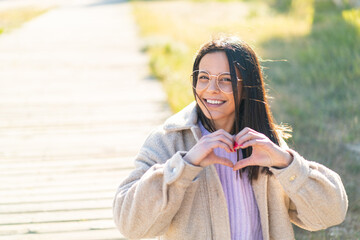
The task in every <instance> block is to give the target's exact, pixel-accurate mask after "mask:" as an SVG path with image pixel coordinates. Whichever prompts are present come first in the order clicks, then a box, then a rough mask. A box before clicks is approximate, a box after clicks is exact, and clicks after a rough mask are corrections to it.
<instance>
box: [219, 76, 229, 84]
mask: <svg viewBox="0 0 360 240" xmlns="http://www.w3.org/2000/svg"><path fill="white" fill-rule="evenodd" d="M220 81H221V82H224V83H231V77H226V76H224V77H220Z"/></svg>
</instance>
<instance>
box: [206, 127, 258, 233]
mask: <svg viewBox="0 0 360 240" xmlns="http://www.w3.org/2000/svg"><path fill="white" fill-rule="evenodd" d="M199 125H200V129H201V133H202V135H203V136H204V135H207V134H209V132H208V131H207V130H206V129H205V128H204V127H203V126H202V124H201V123H199ZM214 153H215V154H216V155H217V156H219V157H225V158H228V159H230V160H231V161H232V162H233V163H234V164H235V163H236V152H235V153H228V152H226V151H225V150H224V149H222V148H216V149H214ZM240 157H241V158H242V154H241V151H240ZM215 168H216V170H217V173H218V175H219V178H220V182H221V185H222V187H223V191H224V195H225V198H226V201H227V206H228V212H229V218H230V219H229V220H230V230H231V239H232V240H262V239H263V238H262V231H261V223H260V216H259V210H258V206H257V203H256V200H255V196H254V193H253V189H252V186H251V183H250V181H249V180H248V176H247V171H245V172H243V174H242V177H240V176H238V177H237V176H236V175H237V173H236V172H235V171H233V170H232V168H229V167H227V166H224V165H221V164H215Z"/></svg>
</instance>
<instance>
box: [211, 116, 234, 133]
mask: <svg viewBox="0 0 360 240" xmlns="http://www.w3.org/2000/svg"><path fill="white" fill-rule="evenodd" d="M214 124H215V129H216V130H219V129H224V130H225V131H227V132H228V133H231V130H232V129H233V125H234V121H228V120H227V119H226V120H222V119H219V120H215V121H214Z"/></svg>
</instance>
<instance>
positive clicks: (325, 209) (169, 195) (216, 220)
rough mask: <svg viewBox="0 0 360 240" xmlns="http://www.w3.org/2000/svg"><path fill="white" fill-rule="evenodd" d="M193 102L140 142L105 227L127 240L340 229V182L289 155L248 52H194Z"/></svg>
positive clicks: (224, 44) (231, 44) (214, 45)
mask: <svg viewBox="0 0 360 240" xmlns="http://www.w3.org/2000/svg"><path fill="white" fill-rule="evenodd" d="M192 79H193V89H194V96H195V100H196V101H195V102H193V103H192V104H190V105H189V106H187V107H186V108H184V109H183V110H182V111H180V112H179V113H177V114H175V115H174V116H172V117H170V118H169V119H168V120H167V121H166V122H165V123H164V124H163V126H161V127H160V128H158V129H156V130H155V131H154V132H153V133H152V134H151V135H150V136H149V137H148V139H147V140H146V141H145V143H144V145H143V147H142V148H141V149H140V152H139V154H138V155H137V157H136V159H135V165H136V169H135V170H134V171H133V172H132V173H131V174H130V176H128V177H127V178H126V179H125V181H124V182H123V183H122V184H121V185H120V187H119V189H118V191H117V194H116V197H115V199H114V206H113V211H114V219H115V223H116V225H117V226H118V228H119V230H120V231H121V232H122V234H123V235H124V236H126V237H129V238H149V237H156V236H158V237H160V239H171V240H175V239H182V240H183V239H185V240H187V239H197V240H199V239H201V240H202V239H204V240H207V239H218V240H226V239H249V240H250V239H251V240H257V239H264V240H265V239H266V240H268V239H276V240H278V239H294V233H293V229H292V225H291V223H294V224H296V225H298V226H300V227H302V228H304V229H307V230H310V231H316V230H320V229H324V228H327V227H329V226H333V225H336V224H340V223H341V222H342V221H343V220H344V218H345V214H346V211H347V207H348V203H347V196H346V192H345V189H344V186H343V184H342V182H341V179H340V177H339V176H338V175H337V174H336V173H335V172H333V171H331V170H330V169H328V168H326V167H324V166H322V165H320V164H318V163H315V162H310V161H307V160H305V159H304V158H303V157H301V156H300V155H299V154H298V153H297V152H296V151H294V150H292V149H289V148H288V147H287V145H286V143H285V142H284V141H283V140H282V138H281V134H282V133H281V131H280V129H279V127H277V126H276V125H275V124H274V123H273V120H272V116H271V113H270V110H269V107H268V103H267V100H266V94H265V90H264V83H263V78H262V74H261V69H260V65H259V62H258V59H257V57H256V55H255V53H254V51H253V50H252V49H251V48H250V47H249V46H248V45H247V44H245V43H244V42H242V41H240V40H238V39H236V38H221V39H217V40H213V41H211V42H208V43H206V44H205V45H203V46H202V47H201V49H200V50H199V52H198V54H197V57H196V59H195V62H194V66H193V74H192Z"/></svg>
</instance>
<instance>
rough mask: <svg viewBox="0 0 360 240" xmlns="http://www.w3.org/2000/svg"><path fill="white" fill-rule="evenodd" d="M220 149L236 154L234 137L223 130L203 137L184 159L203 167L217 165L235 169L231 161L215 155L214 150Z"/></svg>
mask: <svg viewBox="0 0 360 240" xmlns="http://www.w3.org/2000/svg"><path fill="white" fill-rule="evenodd" d="M219 147H220V148H223V149H225V151H227V152H235V150H234V137H233V136H231V135H230V134H229V133H228V132H226V131H225V130H223V129H220V130H217V131H216V132H213V133H211V134H209V135H206V136H203V137H202V138H201V139H200V140H199V141H198V142H197V143H196V145H195V146H193V147H192V148H191V149H190V151H189V152H188V153H187V154H186V155H185V156H184V159H185V161H187V162H189V163H191V164H194V165H197V166H202V167H206V166H208V165H211V164H215V163H219V164H223V165H225V166H228V167H233V166H234V164H233V163H232V162H231V161H230V160H229V159H227V158H222V157H218V156H216V155H215V153H214V149H215V148H219Z"/></svg>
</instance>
